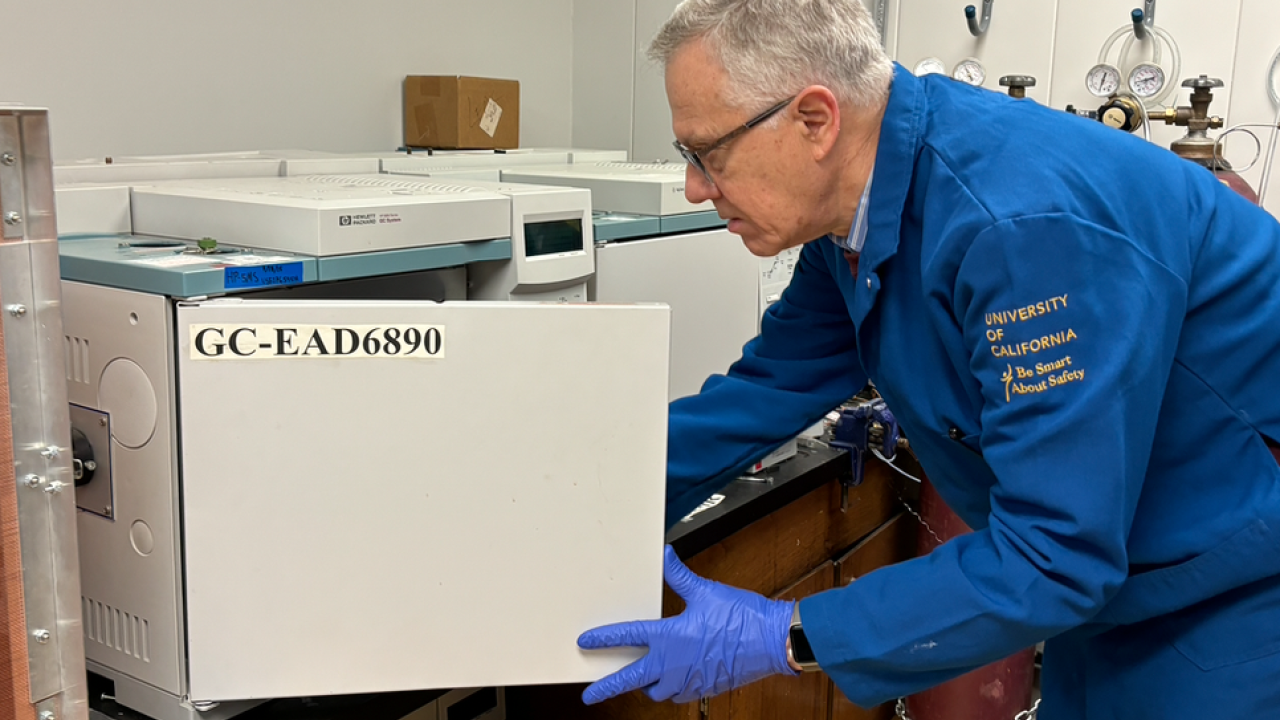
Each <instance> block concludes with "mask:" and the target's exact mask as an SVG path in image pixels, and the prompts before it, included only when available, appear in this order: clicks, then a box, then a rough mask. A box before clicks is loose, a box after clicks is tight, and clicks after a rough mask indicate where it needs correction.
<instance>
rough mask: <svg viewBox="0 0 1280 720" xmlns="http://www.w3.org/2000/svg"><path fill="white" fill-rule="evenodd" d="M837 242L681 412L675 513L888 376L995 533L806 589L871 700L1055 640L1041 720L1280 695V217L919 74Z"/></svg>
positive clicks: (1095, 134)
mask: <svg viewBox="0 0 1280 720" xmlns="http://www.w3.org/2000/svg"><path fill="white" fill-rule="evenodd" d="M869 202H870V206H869V208H868V211H869V213H870V216H869V223H870V225H869V227H870V230H869V233H868V236H867V239H866V245H865V247H864V248H863V251H862V253H861V255H860V256H859V257H858V263H857V267H856V275H855V273H854V272H851V270H854V268H852V267H851V263H849V262H847V260H846V258H845V257H844V255H843V252H842V251H841V250H840V249H839V248H838V247H837V246H836V245H835V244H834V243H833V242H831V241H830V240H829V239H820V240H817V241H814V242H811V243H809V244H807V245H806V246H805V247H804V250H803V252H802V254H801V258H800V261H799V264H798V267H797V270H796V273H795V277H794V279H793V280H792V284H791V286H790V288H789V289H788V290H787V291H786V293H785V294H784V295H783V297H782V299H781V301H780V302H778V303H777V304H775V305H774V306H773V307H772V308H771V309H770V310H769V312H768V314H767V315H766V317H765V319H764V322H763V328H762V331H761V334H760V336H759V337H758V338H756V339H754V340H753V341H752V342H751V343H749V344H748V345H747V346H746V347H745V348H744V350H743V357H742V358H741V360H739V361H738V362H737V363H736V364H734V365H733V367H732V368H731V369H730V370H729V371H728V373H727V374H726V375H725V376H714V377H712V378H711V379H709V380H708V381H707V383H706V385H705V386H704V387H703V389H702V392H701V393H700V394H698V395H695V396H692V397H689V398H685V399H682V400H678V401H676V402H674V403H673V404H672V406H671V413H670V444H669V465H668V472H669V488H668V500H669V505H668V521H669V522H673V521H674V519H676V518H679V517H680V516H682V515H683V514H684V513H687V512H688V511H690V510H691V509H692V508H694V507H695V506H696V505H697V504H698V503H700V502H701V501H702V500H703V499H705V498H706V497H707V496H708V495H709V494H710V493H711V492H712V491H714V490H716V489H717V488H719V487H722V486H723V485H725V484H726V483H728V482H729V481H730V480H731V479H732V478H733V477H735V476H736V474H737V473H739V472H740V471H741V470H742V469H743V468H744V466H746V464H747V463H748V462H749V461H750V460H751V459H754V458H756V457H758V456H760V455H761V453H762V452H764V451H765V450H767V449H769V448H771V447H775V446H777V445H779V444H780V443H781V442H783V441H784V440H786V439H787V438H790V437H792V436H794V435H795V434H797V433H798V432H800V431H801V430H802V429H804V428H805V427H807V426H808V425H809V424H811V423H813V422H814V421H815V420H816V419H817V418H819V417H820V416H821V415H823V414H824V413H825V412H826V411H828V410H830V409H831V408H832V407H834V406H836V405H838V404H839V403H840V402H842V401H844V400H845V399H847V398H849V397H850V396H852V395H853V394H855V393H856V392H857V391H858V390H860V389H861V388H862V387H863V386H864V384H865V383H866V381H867V380H868V379H871V380H872V381H874V383H875V385H876V387H877V388H878V389H879V391H880V392H881V394H882V395H883V396H884V398H885V400H886V401H887V402H888V404H889V407H890V409H892V410H893V412H894V414H895V415H896V416H897V418H898V420H899V421H900V422H901V425H902V427H903V430H904V432H905V433H906V435H907V436H908V437H909V439H910V441H911V446H912V448H913V450H914V451H915V453H916V455H917V456H918V457H919V459H920V461H921V463H922V465H923V466H924V468H925V470H926V472H927V473H928V475H929V477H930V479H931V480H932V482H933V483H934V484H935V485H936V487H937V489H938V491H939V493H940V494H941V495H942V497H943V498H944V499H945V500H946V501H947V503H948V504H949V505H950V506H951V508H952V509H954V510H955V511H956V512H957V513H958V514H959V515H960V517H961V518H963V519H964V521H965V522H966V523H968V524H969V526H970V527H972V528H974V529H975V532H974V533H972V534H969V535H965V536H962V537H960V538H957V539H955V540H953V541H951V542H949V543H947V544H946V545H944V546H942V547H941V548H939V549H937V550H935V551H934V552H933V553H932V554H930V555H928V556H926V557H922V558H917V559H914V560H910V561H908V562H904V563H901V564H898V565H895V566H892V567H888V568H883V569H880V570H877V571H875V572H873V573H871V574H869V575H867V576H865V577H863V578H860V579H858V580H857V581H856V582H854V583H852V584H851V585H849V586H848V587H846V588H840V589H835V590H831V591H828V592H824V593H821V594H818V595H815V596H813V597H810V598H807V599H805V600H803V601H802V602H801V603H800V612H801V617H802V618H803V622H804V626H805V630H806V634H807V635H808V637H809V639H810V641H811V642H812V645H813V648H814V652H815V654H816V656H817V658H818V661H819V663H820V665H821V666H822V668H823V670H825V671H826V672H827V673H828V674H829V675H830V676H831V677H832V678H833V679H834V680H835V682H836V684H837V685H838V686H839V688H840V689H841V690H842V691H843V692H844V693H845V695H847V696H848V697H849V698H850V699H852V700H853V701H854V702H856V703H858V704H861V705H871V704H875V703H879V702H882V701H885V700H887V699H890V698H894V697H897V696H902V695H907V694H910V693H913V692H916V691H919V690H922V689H925V688H927V687H930V686H932V685H935V684H937V683H940V682H943V681H945V680H948V679H950V678H953V677H955V676H957V675H959V674H961V673H963V672H966V671H968V670H971V669H973V668H975V667H977V666H980V665H982V664H985V663H988V662H991V661H994V660H997V659H999V658H1002V657H1004V656H1007V655H1009V654H1011V653H1013V652H1015V651H1017V650H1019V649H1021V648H1025V647H1028V646H1030V645H1032V644H1034V643H1036V642H1038V641H1042V640H1046V639H1049V642H1048V643H1047V645H1046V651H1045V664H1044V672H1043V676H1042V685H1043V693H1044V703H1045V707H1044V708H1043V709H1042V712H1041V715H1040V717H1041V718H1042V720H1056V719H1058V718H1083V717H1088V718H1112V717H1115V718H1126V719H1131V718H1148V717H1150V718H1161V719H1162V720H1168V719H1169V718H1184V717H1185V718H1210V717H1213V718H1236V717H1253V716H1255V714H1256V716H1259V717H1263V716H1274V715H1268V714H1267V713H1275V712H1277V710H1276V708H1278V707H1280V466H1277V463H1276V460H1275V459H1274V458H1273V457H1272V454H1271V452H1270V451H1269V448H1268V445H1267V438H1280V225H1278V224H1277V223H1276V221H1275V220H1274V219H1272V217H1271V216H1269V215H1267V214H1266V213H1264V212H1263V211H1261V210H1259V209H1258V208H1256V207H1254V206H1252V205H1251V204H1249V203H1248V202H1246V201H1245V200H1244V199H1242V198H1240V197H1239V196H1237V195H1236V194H1235V193H1234V192H1232V191H1231V190H1229V189H1228V188H1227V187H1225V186H1224V185H1223V184H1222V183H1221V182H1219V181H1218V180H1217V179H1215V178H1214V176H1213V175H1212V174H1211V173H1209V172H1208V171H1207V170H1205V169H1203V168H1201V167H1198V166H1196V165H1194V164H1192V163H1190V162H1187V161H1186V160H1183V159H1181V158H1178V157H1176V156H1175V155H1173V154H1172V153H1171V152H1169V151H1168V150H1166V149H1164V148H1161V147H1156V146H1154V145H1151V144H1149V143H1146V142H1144V141H1142V140H1141V139H1139V138H1136V137H1132V136H1130V135H1127V134H1125V133H1123V132H1119V131H1116V130H1113V129H1110V128H1107V127H1104V126H1102V125H1101V124H1099V123H1097V122H1092V121H1087V120H1084V119H1082V118H1079V117H1075V116H1071V115H1068V114H1066V113H1063V112H1060V111H1057V110H1052V109H1049V108H1046V107H1043V106H1041V105H1038V104H1037V103H1035V102H1034V101H1030V100H1013V99H1011V98H1008V97H1006V96H1004V95H1001V94H999V93H996V92H992V91H990V90H983V89H976V88H971V87H968V86H966V85H963V84H960V83H958V82H955V81H952V80H950V79H947V78H944V77H940V76H930V77H926V78H915V77H913V76H912V75H911V74H910V73H908V72H906V71H904V70H903V69H902V68H901V67H898V68H897V69H896V74H895V77H894V80H893V86H892V91H891V95H890V99H889V103H888V109H887V112H886V114H885V118H884V121H883V125H882V128H881V137H880V141H879V150H878V154H877V156H876V163H875V181H874V183H873V187H872V191H871V195H870V200H869Z"/></svg>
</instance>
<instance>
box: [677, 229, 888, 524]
mask: <svg viewBox="0 0 1280 720" xmlns="http://www.w3.org/2000/svg"><path fill="white" fill-rule="evenodd" d="M822 242H825V241H823V240H816V241H814V242H811V243H809V244H808V245H806V246H805V247H804V250H803V251H802V252H801V254H800V260H799V262H798V263H797V264H796V270H795V274H794V275H793V276H792V279H791V284H790V286H789V287H788V288H787V290H786V291H785V292H784V293H783V294H782V298H781V299H780V300H779V301H778V302H776V303H774V304H773V306H771V307H770V308H769V310H768V312H766V313H765V316H764V319H763V321H762V323H761V331H760V335H759V336H758V337H756V338H755V339H754V340H752V341H751V342H749V343H747V345H746V346H745V347H744V348H743V351H742V357H741V359H739V360H738V361H737V362H735V363H734V364H733V365H732V366H731V367H730V368H729V371H728V373H726V374H725V375H713V376H711V378H709V379H708V380H707V381H706V383H704V384H703V386H702V390H701V392H699V393H698V394H696V395H691V396H689V397H686V398H681V399H679V400H676V401H674V402H672V403H671V408H670V415H669V423H668V443H667V526H668V527H671V526H672V525H674V524H675V523H677V522H679V520H680V518H682V517H684V516H685V515H687V514H688V513H689V512H690V511H692V510H693V509H694V508H696V507H697V506H698V505H699V504H701V503H702V502H703V501H704V500H706V499H707V498H708V497H709V496H710V495H711V494H712V493H714V492H716V491H717V490H720V489H721V488H723V487H724V486H725V485H727V484H729V482H731V481H732V480H733V479H734V478H736V477H737V476H738V475H739V474H740V473H742V471H743V470H745V469H746V468H747V467H749V466H750V465H751V464H752V463H754V462H755V461H756V460H759V459H760V458H761V457H762V456H764V455H765V454H767V453H768V452H771V451H772V450H774V449H776V448H777V447H780V446H781V445H782V444H783V443H784V442H786V441H788V440H790V439H792V438H794V437H795V436H796V435H797V434H799V433H800V432H801V431H802V430H804V429H805V428H807V427H809V426H810V425H812V424H813V423H814V422H816V421H817V420H818V419H820V418H821V417H822V416H823V415H824V414H826V413H827V412H829V411H831V410H832V409H833V408H835V407H837V406H838V405H839V404H840V403H842V402H844V401H846V400H848V399H849V398H851V397H853V395H854V394H856V393H857V392H858V391H859V390H861V389H862V388H863V387H864V386H865V385H866V381H867V378H866V374H865V373H864V372H863V371H862V366H861V365H860V363H859V361H858V357H857V353H856V351H855V345H856V340H855V336H854V327H853V322H852V321H851V320H850V319H849V312H848V310H847V308H846V306H845V303H844V298H843V296H842V295H841V294H840V291H839V288H838V287H837V285H836V282H835V279H834V278H833V277H832V274H831V273H832V270H831V264H832V260H831V258H828V257H825V256H824V255H823V252H822V250H823V248H820V247H819V243H822ZM838 260H839V265H840V269H845V261H844V259H843V258H839V259H838ZM845 271H846V272H847V269H845Z"/></svg>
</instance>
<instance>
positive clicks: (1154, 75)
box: [1129, 63, 1164, 100]
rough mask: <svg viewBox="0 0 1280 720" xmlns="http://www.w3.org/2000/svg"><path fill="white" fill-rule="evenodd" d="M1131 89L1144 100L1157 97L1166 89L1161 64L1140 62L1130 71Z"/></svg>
mask: <svg viewBox="0 0 1280 720" xmlns="http://www.w3.org/2000/svg"><path fill="white" fill-rule="evenodd" d="M1129 89H1130V90H1132V91H1133V94H1134V95H1137V96H1138V97H1140V98H1142V99H1143V100H1145V99H1147V98H1151V97H1155V96H1156V95H1158V94H1160V91H1161V90H1163V89H1164V70H1161V69H1160V66H1159V65H1152V64H1151V63H1139V64H1138V66H1137V67H1135V68H1134V69H1133V72H1131V73H1129Z"/></svg>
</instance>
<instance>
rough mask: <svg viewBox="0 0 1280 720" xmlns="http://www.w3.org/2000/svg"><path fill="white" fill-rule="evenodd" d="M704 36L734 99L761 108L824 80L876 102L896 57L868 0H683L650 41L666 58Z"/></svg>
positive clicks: (654, 52) (856, 99)
mask: <svg viewBox="0 0 1280 720" xmlns="http://www.w3.org/2000/svg"><path fill="white" fill-rule="evenodd" d="M699 38H705V39H706V41H707V42H708V47H709V48H710V50H711V52H712V53H713V54H714V55H716V56H718V58H719V60H720V63H721V64H722V65H723V66H724V69H725V72H726V73H727V74H728V76H729V87H728V88H726V92H727V94H728V100H729V102H730V103H732V104H734V105H736V106H739V107H749V108H751V109H755V108H757V107H758V106H765V105H768V104H770V103H775V102H778V101H779V100H782V99H783V98H785V97H787V96H788V95H791V94H794V93H795V92H797V91H799V90H801V89H803V88H805V87H808V86H809V85H823V86H825V87H827V88H828V89H829V90H831V92H832V93H834V94H835V96H836V98H837V99H838V100H840V101H841V102H849V103H853V104H854V105H855V106H858V107H876V106H878V105H880V104H882V103H883V102H884V101H885V99H886V98H887V97H888V93H889V84H890V82H891V81H892V79H893V63H892V61H890V60H889V56H888V54H886V53H885V51H884V48H883V47H881V45H880V36H879V33H878V32H877V31H876V27H875V23H874V22H873V21H872V19H871V13H870V12H869V11H868V10H867V8H866V7H864V6H863V4H862V0H684V1H683V2H681V3H680V5H679V6H677V7H676V9H675V12H673V13H672V15H671V18H670V19H669V20H667V22H666V24H664V25H663V26H662V29H661V30H659V31H658V34H657V36H655V37H654V39H653V42H652V43H651V44H650V45H649V52H648V55H649V59H650V60H652V61H654V62H656V63H659V64H661V65H663V66H664V67H665V66H666V65H667V63H668V62H670V60H671V57H672V56H673V55H675V53H676V51H678V50H679V49H680V48H682V47H684V45H685V44H686V43H688V42H690V41H693V40H697V39H699Z"/></svg>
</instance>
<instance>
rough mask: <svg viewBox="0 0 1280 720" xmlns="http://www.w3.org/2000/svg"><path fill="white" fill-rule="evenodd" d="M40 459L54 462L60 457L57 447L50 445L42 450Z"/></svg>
mask: <svg viewBox="0 0 1280 720" xmlns="http://www.w3.org/2000/svg"><path fill="white" fill-rule="evenodd" d="M40 457H42V458H44V459H45V460H53V459H54V458H56V457H58V448H57V446H55V445H49V446H48V447H46V448H45V449H43V450H41V451H40Z"/></svg>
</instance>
